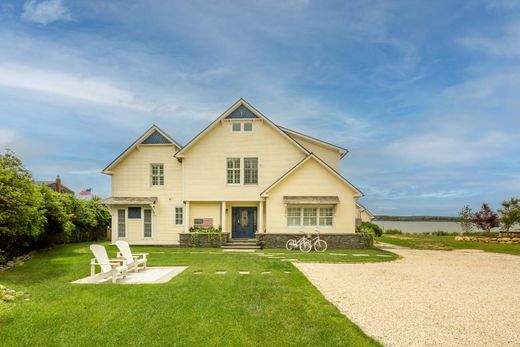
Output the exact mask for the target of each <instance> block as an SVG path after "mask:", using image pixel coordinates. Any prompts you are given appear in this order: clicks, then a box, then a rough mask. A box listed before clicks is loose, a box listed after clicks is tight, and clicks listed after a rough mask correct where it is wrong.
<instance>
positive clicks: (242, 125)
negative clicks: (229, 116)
mask: <svg viewBox="0 0 520 347" xmlns="http://www.w3.org/2000/svg"><path fill="white" fill-rule="evenodd" d="M257 121H258V120H256V119H247V120H245V119H240V120H239V119H237V120H229V123H230V127H229V131H230V132H231V133H233V134H253V133H254V132H255V122H257ZM244 123H251V131H245V130H244ZM233 124H240V130H238V131H234V130H233Z"/></svg>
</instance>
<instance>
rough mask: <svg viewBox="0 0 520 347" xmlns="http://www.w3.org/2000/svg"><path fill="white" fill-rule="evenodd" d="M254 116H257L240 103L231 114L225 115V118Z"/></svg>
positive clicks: (251, 117)
mask: <svg viewBox="0 0 520 347" xmlns="http://www.w3.org/2000/svg"><path fill="white" fill-rule="evenodd" d="M254 118H258V117H257V116H256V115H255V114H254V113H253V112H251V110H250V109H248V108H247V107H245V106H244V105H240V106H239V107H238V108H237V109H236V110H234V111H233V112H231V114H230V115H229V116H227V117H226V119H254Z"/></svg>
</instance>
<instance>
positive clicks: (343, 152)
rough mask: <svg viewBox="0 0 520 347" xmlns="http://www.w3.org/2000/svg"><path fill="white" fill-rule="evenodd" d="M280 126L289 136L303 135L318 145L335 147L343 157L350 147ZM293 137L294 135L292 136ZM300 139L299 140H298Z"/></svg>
mask: <svg viewBox="0 0 520 347" xmlns="http://www.w3.org/2000/svg"><path fill="white" fill-rule="evenodd" d="M278 127H279V128H280V129H282V131H284V132H286V133H287V134H288V135H289V136H291V135H295V136H299V137H303V138H304V139H306V140H308V141H310V142H314V143H316V144H318V145H321V146H324V147H327V148H331V149H334V150H336V151H338V152H339V153H340V155H341V158H343V157H344V156H346V155H347V153H348V149H346V148H343V147H340V146H336V145H333V144H332V143H329V142H326V141H323V140H320V139H317V138H315V137H312V136H310V135H305V134H302V133H300V132H298V131H295V130H291V129H289V128H286V127H283V126H281V125H278ZM291 137H292V136H291ZM296 141H298V140H296Z"/></svg>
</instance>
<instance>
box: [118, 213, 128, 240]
mask: <svg viewBox="0 0 520 347" xmlns="http://www.w3.org/2000/svg"><path fill="white" fill-rule="evenodd" d="M119 211H125V236H124V237H120V236H119ZM116 219H117V221H116V222H117V228H116V239H118V240H126V239H127V237H128V208H118V209H117V213H116Z"/></svg>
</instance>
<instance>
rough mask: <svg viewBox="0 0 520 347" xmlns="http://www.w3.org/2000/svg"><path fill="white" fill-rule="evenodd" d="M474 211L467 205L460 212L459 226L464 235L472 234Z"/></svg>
mask: <svg viewBox="0 0 520 347" xmlns="http://www.w3.org/2000/svg"><path fill="white" fill-rule="evenodd" d="M474 217H475V216H474V215H473V211H472V210H471V207H469V205H465V206H464V207H463V208H462V210H460V212H459V224H460V228H461V229H462V232H463V233H464V234H467V233H470V232H471V230H472V229H473V219H474Z"/></svg>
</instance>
